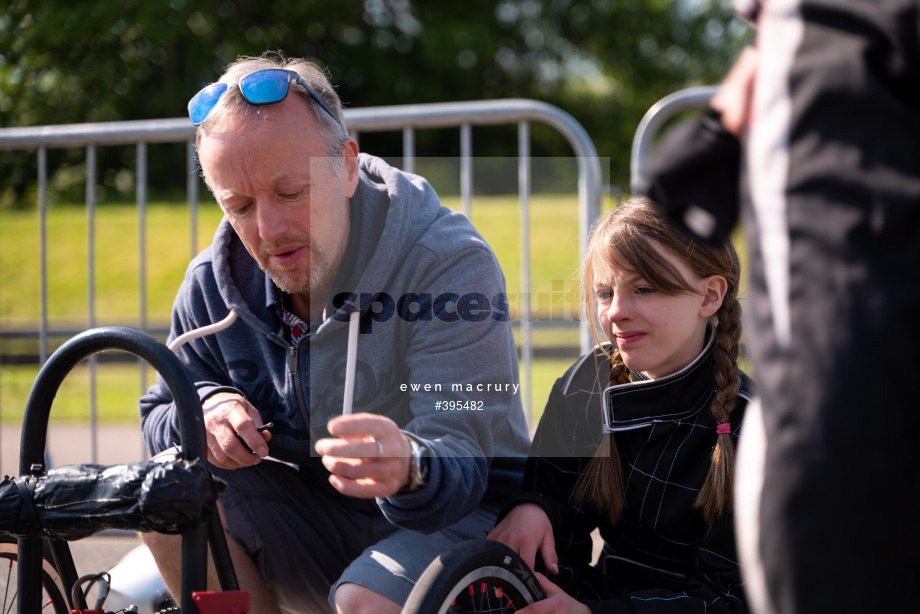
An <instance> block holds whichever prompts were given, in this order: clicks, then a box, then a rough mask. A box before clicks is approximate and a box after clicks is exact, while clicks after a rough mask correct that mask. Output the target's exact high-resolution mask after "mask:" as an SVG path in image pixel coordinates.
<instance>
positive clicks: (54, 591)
mask: <svg viewBox="0 0 920 614" xmlns="http://www.w3.org/2000/svg"><path fill="white" fill-rule="evenodd" d="M18 556H19V545H18V542H17V541H16V538H15V537H12V536H9V535H0V559H2V560H5V561H13V562H15V561H16V560H17V558H18ZM2 567H3V569H0V572H2V574H3V578H2V579H3V581H4V582H5V581H6V574H7V563H5V562H4V563H3V564H2ZM10 588H11V589H12V590H13V593H8V595H11V594H15V592H16V587H15V586H13V587H7V589H10ZM42 588H44V592H45V595H46V597H47V600H48V601H46V603H50V605H51V606H52V608H53V611H54V614H69V612H70V608H69V607H68V606H67V601H66V600H65V599H64V586H63V585H62V583H61V578H60V576H59V575H58V572H57V569H56V568H55V566H54V557H53V555H52V554H51V546H50V545H49V544H48V541H47V540H43V541H42ZM3 597H4V596H3V595H0V605H2V603H3ZM7 607H9V603H7ZM42 609H44V608H42Z"/></svg>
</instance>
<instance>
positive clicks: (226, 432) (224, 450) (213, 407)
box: [202, 392, 272, 469]
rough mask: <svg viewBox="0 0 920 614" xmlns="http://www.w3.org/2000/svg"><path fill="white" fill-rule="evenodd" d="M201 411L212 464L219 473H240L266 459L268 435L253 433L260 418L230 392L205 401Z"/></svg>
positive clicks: (244, 401)
mask: <svg viewBox="0 0 920 614" xmlns="http://www.w3.org/2000/svg"><path fill="white" fill-rule="evenodd" d="M202 409H203V410H204V427H205V430H206V431H207V441H208V461H209V462H210V463H211V464H213V465H214V466H216V467H220V468H221V469H239V468H240V467H249V466H251V465H255V464H256V463H258V462H259V461H260V460H261V458H262V457H263V456H267V455H268V446H267V445H266V443H267V442H268V441H269V440H270V439H271V438H272V436H271V433H269V432H268V431H261V432H260V431H257V430H256V429H257V428H258V427H260V426H262V417H261V416H260V415H259V412H258V410H256V408H255V407H253V406H252V405H251V404H250V403H249V401H247V400H246V399H244V398H243V397H241V396H240V395H238V394H235V393H232V392H218V393H217V394H215V395H213V396H210V397H208V398H207V399H205V402H204V404H203V406H202ZM244 443H245V444H246V445H243V444H244ZM246 446H249V448H248V449H247V447H246Z"/></svg>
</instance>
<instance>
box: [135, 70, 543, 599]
mask: <svg viewBox="0 0 920 614" xmlns="http://www.w3.org/2000/svg"><path fill="white" fill-rule="evenodd" d="M189 113H190V116H191V118H192V121H193V122H194V123H196V124H197V125H198V136H197V145H198V157H199V160H200V163H201V168H202V171H203V174H204V177H205V180H206V182H207V184H208V187H209V188H210V189H211V191H212V192H213V194H214V197H215V198H216V200H217V202H218V203H219V205H220V206H221V208H222V209H223V211H224V213H225V219H224V220H223V221H222V222H221V224H220V227H219V228H218V230H217V232H216V234H215V237H214V242H213V243H212V245H211V246H210V247H209V248H208V249H206V250H205V251H204V252H203V253H202V254H200V255H199V256H198V257H197V258H195V259H194V260H193V261H192V263H191V264H190V265H189V268H188V272H187V274H186V278H185V280H184V282H183V284H182V287H181V288H180V290H179V294H178V296H177V298H176V302H175V305H174V309H173V321H172V330H171V333H170V334H171V337H175V336H177V335H180V334H182V333H183V332H185V331H188V330H191V329H193V328H197V327H199V326H202V325H206V324H209V323H212V322H216V321H218V320H220V319H222V318H224V317H225V316H226V315H227V314H228V309H229V308H232V309H234V310H235V311H237V313H238V314H239V320H238V321H237V322H236V323H234V324H233V326H231V327H230V328H229V329H227V330H226V331H224V332H221V333H218V334H216V335H213V336H208V337H204V338H201V339H197V340H194V341H192V342H190V343H189V344H187V345H186V346H183V347H182V349H181V351H180V357H181V359H182V361H183V362H184V364H185V365H186V366H187V368H188V369H189V371H190V372H191V374H192V376H193V379H194V380H195V381H196V384H197V387H198V390H199V394H200V397H201V400H202V408H203V411H204V421H205V426H206V430H207V443H208V460H209V462H210V463H211V465H212V467H213V470H214V473H215V474H216V475H217V476H219V477H220V478H222V479H223V480H225V481H226V482H227V484H228V486H227V488H226V490H225V491H224V492H223V493H222V495H221V515H222V519H223V521H224V523H225V527H226V529H227V532H228V535H229V537H230V539H229V540H228V541H229V543H230V548H231V554H232V556H233V560H234V565H235V567H236V571H237V575H238V577H239V578H240V584H241V586H242V588H245V589H247V590H249V591H250V594H251V598H252V604H253V606H252V611H253V612H271V611H279V610H280V611H285V612H306V611H322V610H328V607H329V605H328V604H333V605H334V607H336V608H337V609H338V610H339V611H345V612H357V611H373V612H375V613H381V612H390V611H392V612H396V611H399V609H400V607H401V605H402V603H403V601H404V600H405V598H406V596H408V593H409V591H410V590H411V588H412V586H413V584H414V580H415V579H416V578H417V577H418V576H419V575H420V574H421V572H422V571H423V570H424V568H425V567H426V566H427V564H428V563H429V562H430V561H431V560H432V559H433V558H434V557H435V556H436V555H437V554H439V553H440V552H441V551H443V549H444V548H446V547H447V546H448V545H450V544H451V543H452V542H454V541H458V540H461V539H464V538H468V537H482V536H484V535H485V533H486V531H487V530H488V529H490V528H491V526H492V523H493V521H494V514H495V512H496V511H497V507H498V505H500V499H499V497H498V495H499V494H500V495H507V494H509V493H510V492H512V491H513V490H514V489H515V488H517V487H518V483H519V480H520V477H521V470H522V463H523V458H524V456H525V455H526V448H527V444H528V440H527V434H526V426H525V421H524V417H523V412H522V410H521V407H520V402H519V400H518V399H519V396H518V394H517V393H518V384H517V363H516V354H515V348H514V344H513V338H512V335H511V330H510V324H509V313H508V311H509V306H508V303H507V300H506V298H505V295H504V282H503V277H502V274H501V270H500V268H499V266H498V263H497V261H496V260H495V256H494V254H493V253H492V252H491V250H490V249H489V248H488V246H487V245H486V243H485V242H484V241H483V239H482V238H481V237H480V236H479V235H478V234H477V233H476V231H475V230H474V229H473V228H472V226H471V225H470V224H469V222H468V220H466V218H465V217H463V216H462V215H459V214H456V213H452V212H450V211H449V210H447V209H445V208H442V207H440V204H439V202H438V198H437V196H436V194H435V193H434V191H433V190H432V188H431V187H430V186H429V185H428V184H427V183H426V182H425V181H424V180H423V179H422V178H420V177H417V176H415V175H409V174H406V173H402V172H400V171H398V170H396V169H394V168H392V167H390V166H388V165H387V164H385V163H384V162H383V161H382V160H380V159H377V158H374V157H371V156H367V155H365V154H360V155H359V154H358V148H357V144H356V142H355V141H354V140H353V139H351V138H349V137H348V134H347V132H346V130H345V126H344V123H343V121H342V117H341V104H340V102H339V100H338V97H337V96H336V95H335V93H334V91H333V90H332V88H331V86H330V84H329V83H328V81H327V80H326V79H325V77H324V75H323V74H322V73H321V72H320V71H319V70H317V69H316V68H315V67H314V66H313V65H312V64H310V63H309V62H306V61H302V60H285V59H283V58H274V57H268V56H266V57H263V58H248V59H243V60H240V61H238V62H237V63H235V64H233V65H231V66H230V67H229V69H228V70H227V72H226V73H225V74H224V75H223V77H221V79H220V81H219V82H218V83H216V84H213V85H211V86H209V87H208V88H205V89H204V90H202V91H201V92H200V93H199V94H198V95H197V96H196V97H195V98H193V99H192V101H191V102H190V103H189ZM355 313H356V314H357V315H356V316H354V317H352V315H353V314H355ZM350 329H351V331H352V332H353V333H354V337H353V338H354V339H356V342H352V340H350V339H349V330H350ZM349 364H351V365H353V367H354V368H353V369H350V368H349ZM352 374H353V376H352ZM346 399H351V403H353V406H354V412H355V413H352V414H350V415H346V416H341V415H340V414H342V409H343V403H347V402H348V401H347V400H346ZM140 406H141V417H142V425H143V430H144V434H145V437H146V440H147V442H148V445H149V446H150V448H151V450H152V451H153V452H158V451H160V450H163V449H164V448H166V447H168V446H170V445H172V444H173V443H174V442H175V441H176V440H177V426H176V410H175V406H174V404H173V402H172V398H171V397H170V395H169V392H168V391H167V390H166V388H165V386H164V385H163V383H162V382H159V383H158V384H157V385H156V386H154V387H152V388H151V389H150V391H149V393H148V394H147V395H146V396H145V397H144V398H143V399H141V403H140ZM457 408H461V411H444V410H449V409H454V410H456V409H457ZM269 422H271V423H272V424H273V427H272V428H271V429H270V430H263V431H259V430H257V429H258V427H260V426H262V425H264V424H267V423H269ZM311 448H315V452H313V451H311ZM268 457H271V458H270V459H268ZM278 461H283V462H278ZM421 532H425V533H433V534H430V535H425V534H423V533H421ZM146 541H147V543H148V545H150V547H151V550H152V551H153V552H154V555H155V557H156V558H157V562H158V564H159V566H160V568H161V571H162V573H163V575H164V578H165V579H166V580H167V583H168V584H169V585H170V586H172V587H174V588H173V590H174V591H175V589H176V588H178V577H177V571H178V565H177V559H176V556H175V553H176V552H177V550H176V549H175V543H176V542H175V538H174V537H173V536H163V535H149V536H147V537H146Z"/></svg>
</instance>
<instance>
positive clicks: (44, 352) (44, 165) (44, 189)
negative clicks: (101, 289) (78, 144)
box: [38, 146, 48, 366]
mask: <svg viewBox="0 0 920 614" xmlns="http://www.w3.org/2000/svg"><path fill="white" fill-rule="evenodd" d="M38 260H39V263H38V268H39V271H38V277H39V282H38V284H39V298H38V301H39V307H38V308H39V319H38V361H39V366H43V365H44V364H45V361H46V360H48V150H47V149H45V147H44V146H42V147H39V148H38Z"/></svg>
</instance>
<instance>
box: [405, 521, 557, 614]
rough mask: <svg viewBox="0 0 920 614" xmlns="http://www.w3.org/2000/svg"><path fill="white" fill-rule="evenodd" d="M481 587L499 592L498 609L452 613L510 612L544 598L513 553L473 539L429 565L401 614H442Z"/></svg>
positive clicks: (474, 607)
mask: <svg viewBox="0 0 920 614" xmlns="http://www.w3.org/2000/svg"><path fill="white" fill-rule="evenodd" d="M482 584H485V585H486V588H487V589H488V588H489V587H491V588H493V589H494V588H500V589H501V595H502V596H501V598H500V601H501V606H500V607H498V608H497V609H496V608H495V607H490V608H483V609H480V608H478V607H477V606H476V605H475V604H468V605H469V606H472V608H471V609H470V608H469V607H467V608H464V609H460V610H457V609H455V610H454V611H463V612H493V613H494V612H514V611H516V610H519V609H521V608H523V607H524V606H526V605H528V604H530V603H533V602H534V601H539V600H541V599H543V598H544V595H543V591H542V589H541V588H540V585H539V583H538V582H537V578H536V577H535V576H534V575H533V572H532V571H531V570H530V568H529V567H528V566H527V563H525V562H524V560H523V559H521V557H519V556H518V555H517V553H515V552H514V551H513V550H512V549H511V548H509V547H508V546H506V545H504V544H502V543H500V542H497V541H493V540H489V539H474V540H469V541H464V542H460V543H459V544H457V545H455V546H453V547H451V548H450V549H448V550H446V551H445V552H444V553H442V554H441V555H440V556H439V557H438V558H436V559H435V560H434V561H432V562H431V564H430V565H429V566H428V568H427V569H426V570H425V572H424V573H423V574H422V576H421V577H420V578H419V580H418V582H417V583H416V584H415V588H413V589H412V592H411V593H410V594H409V598H408V600H407V601H406V605H405V607H404V608H403V614H445V613H447V612H449V611H451V602H453V601H454V600H455V599H456V598H457V597H458V596H460V595H461V593H464V594H469V593H466V591H469V590H470V589H472V590H473V592H474V593H475V592H476V591H479V592H480V593H482V592H483V587H482ZM477 585H479V586H477ZM491 595H494V591H493V592H492V594H491ZM491 595H490V597H491ZM464 599H465V597H464ZM492 605H495V604H492Z"/></svg>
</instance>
